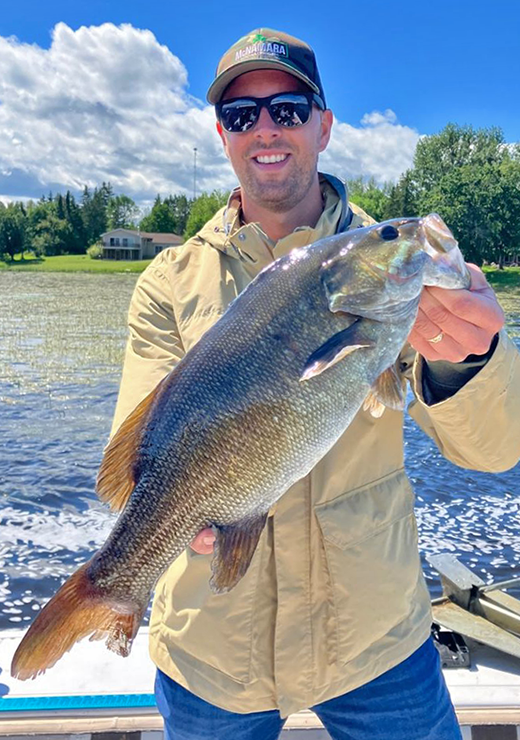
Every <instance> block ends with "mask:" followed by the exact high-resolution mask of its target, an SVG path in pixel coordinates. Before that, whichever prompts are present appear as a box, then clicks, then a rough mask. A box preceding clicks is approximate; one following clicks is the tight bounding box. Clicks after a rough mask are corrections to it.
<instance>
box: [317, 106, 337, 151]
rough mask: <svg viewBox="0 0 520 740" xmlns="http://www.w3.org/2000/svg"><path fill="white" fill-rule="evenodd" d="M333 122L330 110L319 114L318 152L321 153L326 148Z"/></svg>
mask: <svg viewBox="0 0 520 740" xmlns="http://www.w3.org/2000/svg"><path fill="white" fill-rule="evenodd" d="M333 121H334V116H333V113H332V111H331V110H329V108H327V110H324V111H322V113H321V122H320V134H319V151H320V152H322V151H323V150H324V149H326V148H327V145H328V143H329V140H330V134H331V131H332V123H333Z"/></svg>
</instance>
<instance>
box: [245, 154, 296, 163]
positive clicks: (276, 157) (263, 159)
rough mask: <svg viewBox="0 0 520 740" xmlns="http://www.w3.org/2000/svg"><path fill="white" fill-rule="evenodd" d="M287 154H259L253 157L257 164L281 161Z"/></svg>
mask: <svg viewBox="0 0 520 740" xmlns="http://www.w3.org/2000/svg"><path fill="white" fill-rule="evenodd" d="M288 156H289V155H288V154H259V155H258V156H257V157H253V159H254V160H255V162H258V163H259V164H276V163H277V162H283V161H284V160H286V159H287V157H288Z"/></svg>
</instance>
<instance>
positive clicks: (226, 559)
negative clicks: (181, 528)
mask: <svg viewBox="0 0 520 740" xmlns="http://www.w3.org/2000/svg"><path fill="white" fill-rule="evenodd" d="M266 519H267V512H265V514H257V515H253V516H252V517H249V518H248V519H242V520H240V521H239V522H235V524H226V525H223V526H214V527H213V529H214V531H215V534H216V536H217V539H216V541H215V548H214V554H213V559H212V561H211V570H212V572H213V575H212V577H211V580H210V586H211V589H212V590H213V591H214V592H215V593H217V594H219V593H223V592H225V591H230V590H231V589H232V588H233V586H236V584H237V583H238V582H239V580H240V579H241V578H242V576H244V575H245V573H246V571H247V569H248V568H249V564H250V563H251V559H252V557H253V555H254V552H255V550H256V546H257V545H258V540H259V539H260V535H261V534H262V530H263V528H264V526H265V522H266Z"/></svg>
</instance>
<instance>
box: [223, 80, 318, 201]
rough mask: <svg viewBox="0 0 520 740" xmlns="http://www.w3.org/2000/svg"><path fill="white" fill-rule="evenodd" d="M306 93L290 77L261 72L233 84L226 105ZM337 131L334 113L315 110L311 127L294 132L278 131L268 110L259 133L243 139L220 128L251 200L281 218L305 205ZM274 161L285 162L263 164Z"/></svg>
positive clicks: (263, 112)
mask: <svg viewBox="0 0 520 740" xmlns="http://www.w3.org/2000/svg"><path fill="white" fill-rule="evenodd" d="M301 90H308V88H306V87H305V85H303V83H300V82H299V81H298V80H297V79H296V78H295V77H293V76H292V75H289V74H287V73H286V72H280V71H278V70H255V71H254V72H246V73H245V74H243V75H240V77H237V78H236V79H235V80H233V82H232V83H231V84H230V85H229V86H228V87H227V88H226V90H225V93H224V95H223V98H222V99H223V100H228V99H230V98H238V97H248V96H252V97H256V98H264V97H267V96H268V95H275V94H276V93H282V92H299V91H301ZM331 127H332V113H331V111H329V110H327V111H320V110H319V109H318V108H316V106H314V105H313V107H312V115H311V117H310V119H309V121H308V122H307V123H306V124H305V125H304V126H296V127H294V128H285V127H283V126H278V125H277V124H276V123H274V121H273V120H272V119H271V116H270V115H269V112H268V110H267V109H266V108H262V110H261V112H260V117H259V119H258V121H257V122H256V124H255V125H254V126H253V128H252V129H250V130H249V131H245V132H243V133H238V134H231V133H228V132H227V131H224V130H223V129H222V126H221V125H220V123H217V130H218V132H219V134H220V137H221V139H222V143H223V145H224V151H225V152H226V155H227V157H228V159H229V160H230V162H231V164H232V166H233V169H234V170H235V173H236V175H237V177H238V180H239V182H240V185H241V187H242V191H243V193H244V195H245V197H246V198H248V199H250V200H251V201H254V202H255V203H256V204H257V205H259V206H261V207H263V208H266V209H268V210H270V211H274V212H277V213H283V212H286V211H289V210H291V209H292V208H294V207H295V206H296V205H298V204H299V203H301V202H302V201H304V199H305V196H306V195H307V193H308V192H309V190H310V188H311V185H312V183H313V182H314V180H315V178H316V177H317V163H318V154H319V153H320V152H322V151H323V150H324V149H325V147H326V146H327V144H328V141H329V138H330V130H331ZM270 155H281V156H282V157H283V160H282V161H278V162H274V163H265V162H260V161H259V159H258V158H259V157H260V158H262V157H266V156H270Z"/></svg>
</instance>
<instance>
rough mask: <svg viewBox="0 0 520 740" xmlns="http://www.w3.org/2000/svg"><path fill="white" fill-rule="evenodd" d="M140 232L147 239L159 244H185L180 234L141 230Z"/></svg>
mask: <svg viewBox="0 0 520 740" xmlns="http://www.w3.org/2000/svg"><path fill="white" fill-rule="evenodd" d="M139 233H140V235H141V236H144V238H145V239H151V240H152V242H156V243H157V244H184V239H183V238H182V236H179V235H178V234H158V233H154V232H153V231H140V232H139Z"/></svg>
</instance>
